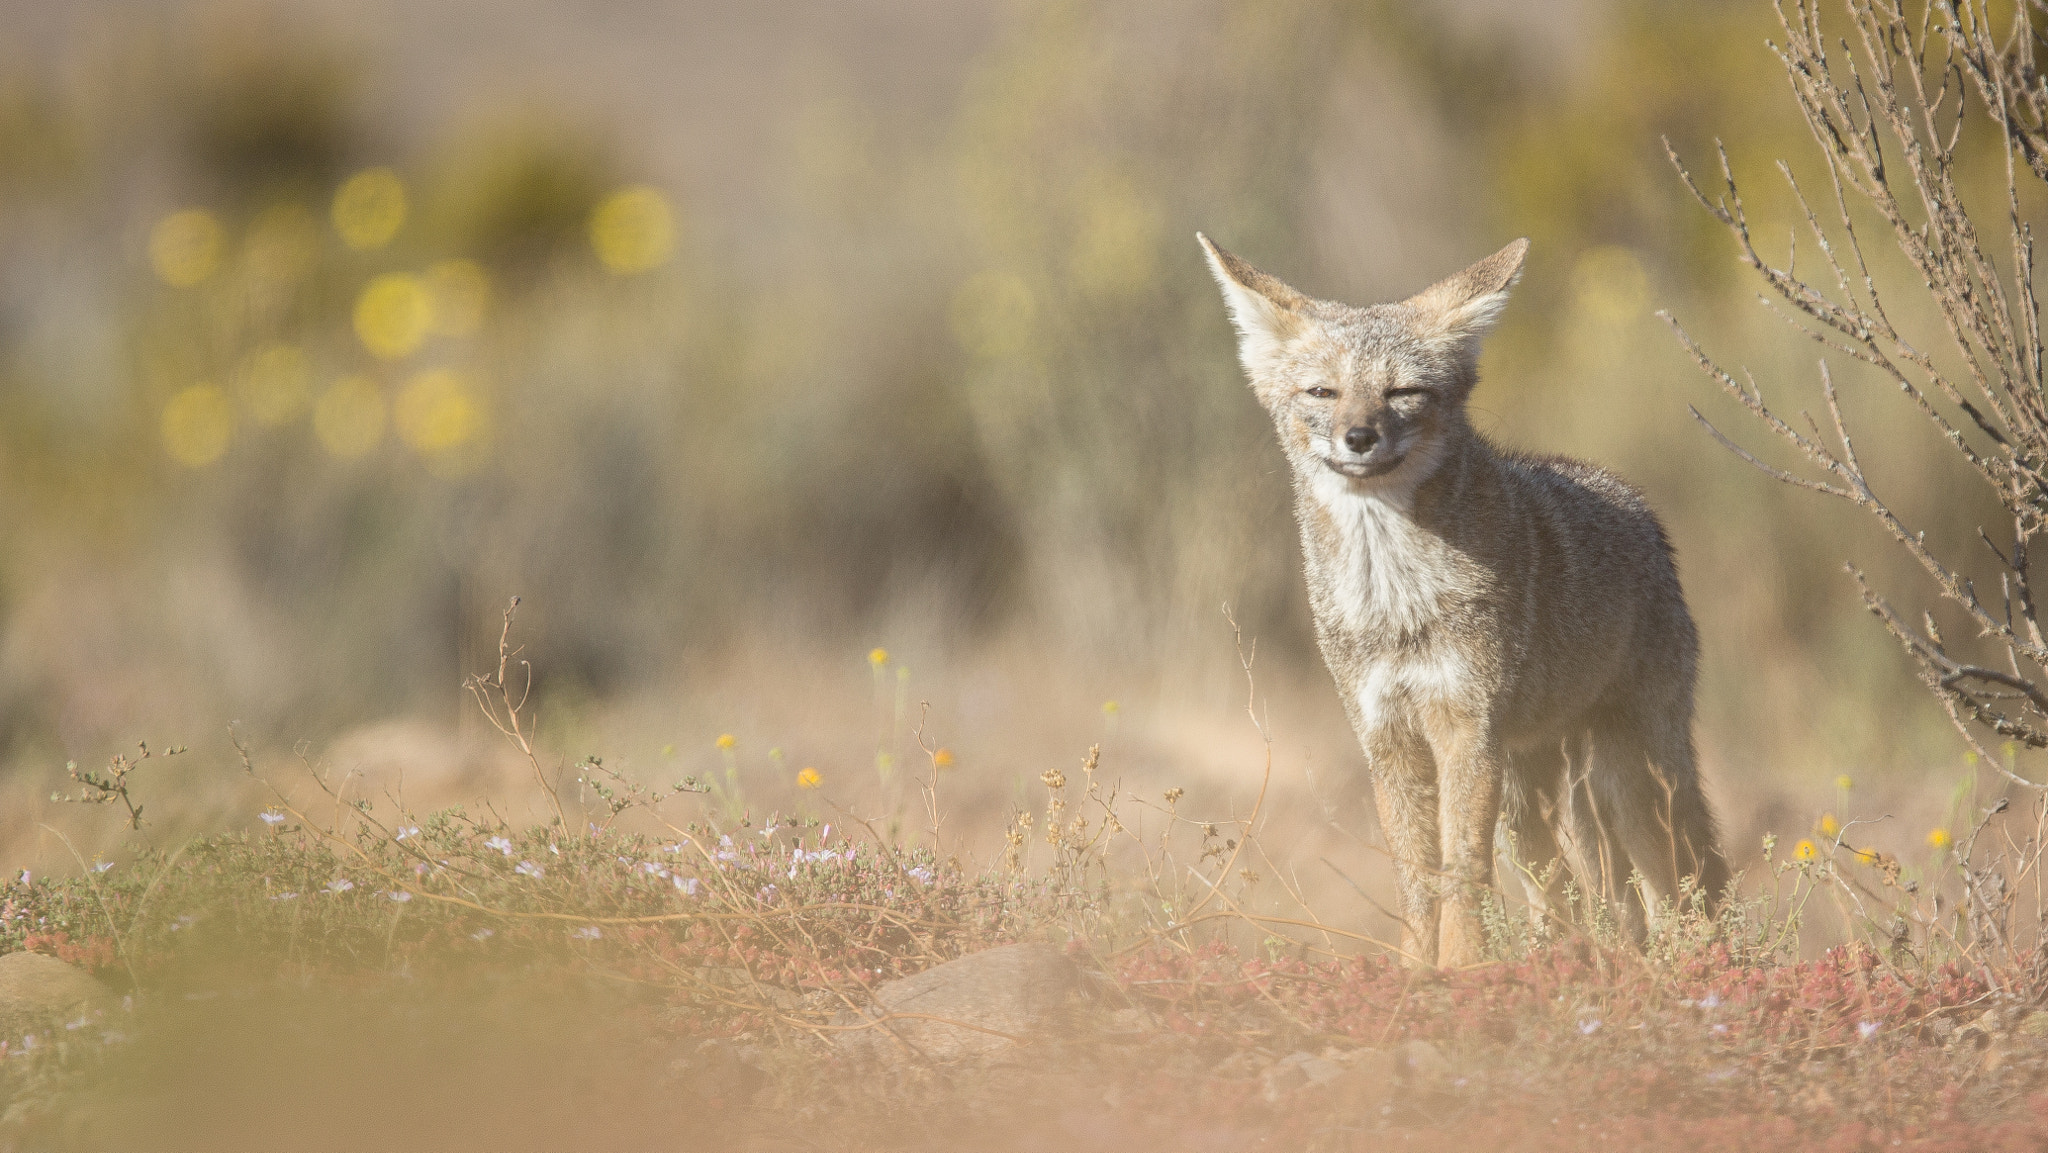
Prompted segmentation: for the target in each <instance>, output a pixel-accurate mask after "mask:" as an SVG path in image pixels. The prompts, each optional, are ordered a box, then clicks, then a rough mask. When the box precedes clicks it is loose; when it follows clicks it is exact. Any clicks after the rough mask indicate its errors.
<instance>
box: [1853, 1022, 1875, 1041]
mask: <svg viewBox="0 0 2048 1153" xmlns="http://www.w3.org/2000/svg"><path fill="white" fill-rule="evenodd" d="M1856 1036H1857V1037H1858V1038H1860V1039H1861V1040H1865V1041H1868V1040H1870V1039H1871V1038H1872V1037H1875V1036H1877V1022H1875V1021H1858V1022H1857V1023H1856Z"/></svg>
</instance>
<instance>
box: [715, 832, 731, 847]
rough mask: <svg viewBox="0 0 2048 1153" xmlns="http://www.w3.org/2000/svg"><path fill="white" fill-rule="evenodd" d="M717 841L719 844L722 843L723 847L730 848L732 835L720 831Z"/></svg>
mask: <svg viewBox="0 0 2048 1153" xmlns="http://www.w3.org/2000/svg"><path fill="white" fill-rule="evenodd" d="M718 843H719V844H720V845H723V846H724V847H726V848H728V849H730V848H732V837H731V836H730V835H728V834H725V833H720V834H719V835H718Z"/></svg>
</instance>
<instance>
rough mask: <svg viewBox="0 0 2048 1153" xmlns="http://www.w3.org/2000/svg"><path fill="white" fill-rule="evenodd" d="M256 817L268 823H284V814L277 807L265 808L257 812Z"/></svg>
mask: <svg viewBox="0 0 2048 1153" xmlns="http://www.w3.org/2000/svg"><path fill="white" fill-rule="evenodd" d="M256 818H257V819H258V820H260V821H262V822H263V823H264V824H266V825H281V824H283V823H284V814H283V813H280V812H278V811H277V810H276V809H265V810H263V811H262V812H260V813H258V814H256Z"/></svg>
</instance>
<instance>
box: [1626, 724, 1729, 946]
mask: <svg viewBox="0 0 2048 1153" xmlns="http://www.w3.org/2000/svg"><path fill="white" fill-rule="evenodd" d="M1689 729H1690V725H1688V724H1683V723H1678V722H1677V721H1675V720H1672V719H1659V720H1652V721H1649V722H1647V723H1627V722H1625V721H1624V722H1623V723H1618V724H1612V725H1609V726H1607V727H1606V728H1605V729H1604V730H1603V731H1602V732H1601V733H1600V735H1599V744H1600V746H1601V752H1600V755H1599V763H1598V764H1597V765H1596V768H1595V772H1594V777H1593V786H1594V793H1595V795H1596V797H1597V798H1598V800H1599V802H1600V804H1601V806H1602V807H1603V808H1604V809H1605V810H1606V811H1607V812H1609V813H1611V814H1613V816H1611V817H1610V818H1609V819H1610V820H1611V821H1613V822H1614V830H1615V832H1616V834H1617V835H1618V836H1619V838H1620V840H1621V843H1622V845H1623V847H1624V848H1625V849H1626V850H1627V852H1628V858H1629V861H1630V863H1631V864H1632V865H1633V866H1634V868H1635V870H1636V871H1637V872H1638V873H1640V874H1641V876H1642V878H1643V883H1644V885H1645V886H1646V887H1647V888H1648V890H1649V891H1648V892H1647V893H1645V894H1644V897H1645V899H1646V901H1647V902H1648V904H1649V907H1650V909H1651V910H1653V911H1654V910H1656V909H1658V907H1659V906H1661V905H1662V903H1663V902H1664V901H1666V900H1671V901H1677V900H1678V899H1679V881H1680V879H1681V878H1686V877H1690V878H1692V880H1693V883H1694V884H1696V885H1697V886H1698V887H1699V888H1700V889H1702V890H1704V891H1705V893H1706V898H1707V908H1708V910H1709V912H1711V911H1712V910H1713V909H1714V908H1715V907H1716V906H1717V905H1718V903H1719V901H1720V899H1721V895H1722V891H1723V890H1724V889H1726V888H1727V886H1728V864H1727V861H1726V860H1725V859H1723V858H1722V856H1721V849H1720V839H1719V836H1718V834H1717V833H1716V831H1715V827H1714V815H1713V812H1712V811H1711V810H1710V809H1709V808H1708V807H1707V798H1706V795H1705V793H1704V792H1703V791H1702V790H1701V788H1700V778H1699V769H1698V767H1697V765H1696V764H1695V762H1694V756H1693V747H1692V735H1691V733H1690V731H1689Z"/></svg>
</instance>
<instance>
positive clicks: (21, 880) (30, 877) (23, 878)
mask: <svg viewBox="0 0 2048 1153" xmlns="http://www.w3.org/2000/svg"><path fill="white" fill-rule="evenodd" d="M34 880H35V874H33V873H31V872H29V871H28V870H27V869H23V870H22V871H21V875H20V876H17V877H16V878H14V883H15V884H17V885H26V884H28V883H30V882H31V881H34Z"/></svg>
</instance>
